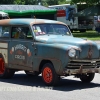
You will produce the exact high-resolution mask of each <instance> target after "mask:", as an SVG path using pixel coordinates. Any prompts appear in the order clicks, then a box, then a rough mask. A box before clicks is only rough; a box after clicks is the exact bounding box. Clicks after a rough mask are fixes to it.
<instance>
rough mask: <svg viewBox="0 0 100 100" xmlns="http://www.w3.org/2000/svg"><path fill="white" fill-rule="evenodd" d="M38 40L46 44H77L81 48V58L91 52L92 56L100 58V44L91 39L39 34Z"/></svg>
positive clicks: (65, 45) (64, 45)
mask: <svg viewBox="0 0 100 100" xmlns="http://www.w3.org/2000/svg"><path fill="white" fill-rule="evenodd" d="M36 41H38V42H43V43H45V44H54V46H55V47H56V46H58V45H61V47H62V46H63V47H68V46H69V45H70V46H72V47H73V46H76V47H78V48H79V50H80V51H81V52H80V58H87V57H88V55H90V54H91V53H92V54H91V57H90V58H99V56H100V53H99V46H98V45H97V44H96V43H95V42H93V41H90V40H87V39H82V38H75V37H73V36H65V35H63V36H62V35H58V36H57V35H44V36H37V37H36Z"/></svg>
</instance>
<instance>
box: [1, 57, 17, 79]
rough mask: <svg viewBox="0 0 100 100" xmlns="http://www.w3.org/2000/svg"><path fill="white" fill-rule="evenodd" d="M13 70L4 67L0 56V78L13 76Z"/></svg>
mask: <svg viewBox="0 0 100 100" xmlns="http://www.w3.org/2000/svg"><path fill="white" fill-rule="evenodd" d="M14 73H15V71H14V70H12V69H9V68H6V66H5V61H4V59H3V57H1V58H0V78H11V77H13V75H14Z"/></svg>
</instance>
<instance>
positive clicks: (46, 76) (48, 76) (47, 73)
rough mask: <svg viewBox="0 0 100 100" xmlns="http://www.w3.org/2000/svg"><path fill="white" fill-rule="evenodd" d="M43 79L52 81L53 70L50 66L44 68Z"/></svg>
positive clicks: (48, 81) (47, 81)
mask: <svg viewBox="0 0 100 100" xmlns="http://www.w3.org/2000/svg"><path fill="white" fill-rule="evenodd" d="M43 79H44V81H45V82H46V83H50V82H51V81H52V71H51V69H50V68H49V67H46V68H44V70H43Z"/></svg>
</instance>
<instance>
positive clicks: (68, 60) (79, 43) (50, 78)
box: [0, 18, 100, 85]
mask: <svg viewBox="0 0 100 100" xmlns="http://www.w3.org/2000/svg"><path fill="white" fill-rule="evenodd" d="M20 70H24V71H25V73H26V74H27V75H29V76H30V75H39V74H42V79H43V81H44V83H45V84H46V85H56V84H57V83H58V81H59V78H60V76H70V75H74V76H75V77H78V78H80V80H81V81H82V82H91V81H92V80H93V78H94V75H95V73H100V46H99V45H97V44H96V43H95V42H93V41H89V40H87V39H82V38H75V37H73V35H72V34H71V32H70V30H69V28H68V26H67V25H66V24H64V23H62V22H58V21H53V20H46V19H36V18H35V19H25V18H22V19H5V20H0V78H11V77H12V76H13V75H14V73H15V71H20Z"/></svg>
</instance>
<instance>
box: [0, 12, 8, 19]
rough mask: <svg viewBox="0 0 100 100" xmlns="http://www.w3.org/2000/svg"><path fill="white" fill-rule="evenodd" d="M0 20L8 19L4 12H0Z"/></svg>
mask: <svg viewBox="0 0 100 100" xmlns="http://www.w3.org/2000/svg"><path fill="white" fill-rule="evenodd" d="M1 19H9V15H8V14H7V13H5V12H2V11H0V20H1Z"/></svg>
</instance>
